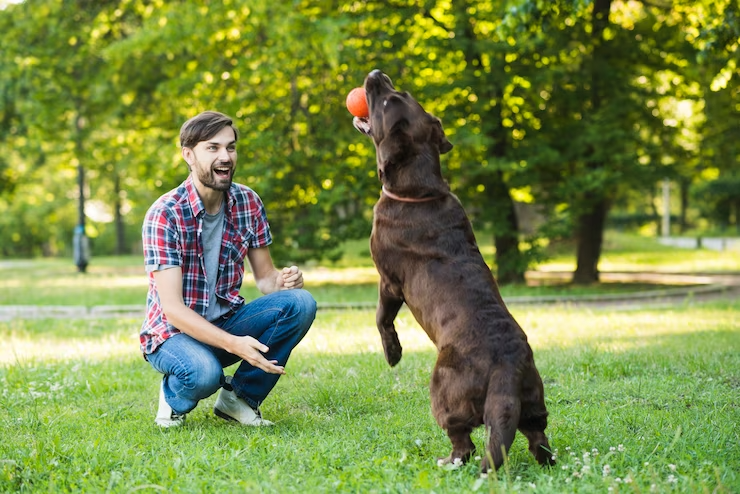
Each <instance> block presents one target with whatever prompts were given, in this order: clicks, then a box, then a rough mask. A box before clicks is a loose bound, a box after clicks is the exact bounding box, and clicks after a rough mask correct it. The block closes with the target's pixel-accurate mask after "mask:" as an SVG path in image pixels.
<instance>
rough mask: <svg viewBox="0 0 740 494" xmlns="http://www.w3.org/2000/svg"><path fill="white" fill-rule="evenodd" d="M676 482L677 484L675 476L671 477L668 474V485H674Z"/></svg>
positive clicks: (671, 475)
mask: <svg viewBox="0 0 740 494" xmlns="http://www.w3.org/2000/svg"><path fill="white" fill-rule="evenodd" d="M676 482H678V478H676V476H675V475H673V474H670V475H669V476H668V483H669V484H675V483H676Z"/></svg>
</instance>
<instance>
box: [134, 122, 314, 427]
mask: <svg viewBox="0 0 740 494" xmlns="http://www.w3.org/2000/svg"><path fill="white" fill-rule="evenodd" d="M238 136H239V134H238V131H237V129H236V126H235V125H234V124H233V123H232V119H231V118H229V117H228V116H226V115H224V114H222V113H218V112H212V111H207V112H203V113H201V114H199V115H197V116H195V117H193V118H191V119H190V120H188V121H187V122H185V123H184V124H183V126H182V128H181V129H180V145H181V149H182V150H181V152H182V157H183V158H184V159H185V161H186V162H187V165H188V169H189V171H190V174H189V176H188V178H187V179H186V180H185V181H184V182H183V183H182V184H181V185H180V186H179V187H178V188H176V189H174V190H172V191H170V192H168V193H167V194H165V195H163V196H162V197H160V198H159V199H158V200H157V201H156V202H155V203H154V204H153V205H152V206H151V208H149V211H148V212H147V215H146V218H145V220H144V225H143V228H142V240H143V245H144V263H145V265H146V270H147V271H148V273H149V293H148V296H147V313H146V319H145V321H144V324H143V326H142V329H141V335H140V340H141V349H142V352H143V353H144V358H146V360H147V361H148V362H149V363H150V364H151V365H152V367H154V369H156V370H157V371H159V372H161V373H162V374H164V377H163V379H162V382H161V385H160V391H159V410H158V411H157V416H156V418H155V422H156V424H158V425H159V426H161V427H171V426H178V425H181V424H182V423H183V421H184V420H185V415H186V414H187V413H188V412H190V411H191V410H193V409H194V408H195V407H196V405H197V404H198V402H199V401H200V400H202V399H204V398H207V397H208V396H211V395H212V394H213V393H215V392H216V391H217V390H218V389H219V388H221V391H220V393H219V396H218V398H217V400H216V404H215V406H214V412H215V414H216V415H217V416H219V417H221V418H224V419H227V420H234V421H237V422H240V423H242V424H244V425H254V426H260V425H272V423H271V422H270V421H268V420H265V419H263V418H262V415H261V413H260V410H259V406H260V404H261V403H262V402H263V400H264V399H265V398H266V397H267V395H268V394H269V393H270V391H271V390H272V388H273V387H274V386H275V384H277V381H278V378H279V377H280V375H282V374H284V373H285V364H286V362H287V360H288V357H289V356H290V353H291V351H292V350H293V348H294V347H295V346H296V345H297V344H298V343H299V342H300V341H301V339H302V338H303V336H304V335H305V334H306V332H307V331H308V329H309V327H310V326H311V323H312V322H313V319H314V317H315V315H316V302H315V301H314V299H313V297H311V295H310V294H309V293H308V292H307V291H305V290H303V289H302V287H303V274H302V273H301V271H300V270H299V269H298V268H297V267H295V266H291V267H289V268H283V269H282V270H277V269H276V268H275V266H274V265H273V262H272V258H271V256H270V251H269V248H268V245H269V244H270V243H271V242H272V237H271V234H270V228H269V225H268V223H267V217H266V213H265V209H264V206H263V204H262V201H261V200H260V198H259V196H258V195H257V194H256V193H255V192H254V191H253V190H251V189H250V188H248V187H246V186H244V185H240V184H236V183H232V179H233V177H234V172H235V170H236V141H237V139H238ZM245 259H246V260H247V261H249V266H250V268H251V271H252V274H253V276H254V279H255V281H256V284H257V287H258V288H259V290H260V291H261V292H262V293H263V294H265V295H264V296H262V297H259V298H258V299H256V300H254V301H252V302H249V303H245V301H244V299H243V298H242V297H241V296H240V295H239V288H240V287H241V284H242V279H243V276H244V261H245ZM239 361H241V364H240V365H239V366H238V368H237V370H236V371H235V372H234V375H233V376H226V377H224V372H223V369H224V368H226V367H228V366H230V365H232V364H234V363H236V362H239Z"/></svg>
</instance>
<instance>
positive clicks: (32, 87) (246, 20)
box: [0, 0, 740, 273]
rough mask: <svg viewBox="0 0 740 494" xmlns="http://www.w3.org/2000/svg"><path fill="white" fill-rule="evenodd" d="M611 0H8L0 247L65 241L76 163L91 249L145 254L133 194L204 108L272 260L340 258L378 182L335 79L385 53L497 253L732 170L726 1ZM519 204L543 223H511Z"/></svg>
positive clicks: (48, 249) (734, 104) (2, 20)
mask: <svg viewBox="0 0 740 494" xmlns="http://www.w3.org/2000/svg"><path fill="white" fill-rule="evenodd" d="M607 3H608V4H609V5H611V11H610V14H609V15H608V16H607V17H605V18H603V17H602V18H599V17H598V16H594V8H595V6H596V5H597V4H598V5H602V3H598V2H592V1H586V2H582V1H578V2H574V1H566V0H562V1H556V2H540V1H528V0H502V1H496V2H491V1H475V0H466V1H460V2H438V1H425V2H410V1H405V0H399V1H394V2H391V3H388V2H379V1H367V2H330V1H325V0H322V1H312V2H309V1H305V0H302V1H295V2H268V3H264V2H253V1H246V0H226V1H224V2H215V3H213V2H212V3H208V4H204V3H203V2H195V1H192V0H178V1H174V2H163V1H156V2H140V1H136V0H110V1H104V2H89V1H82V0H77V1H73V0H26V1H25V2H22V3H19V4H10V5H7V6H6V7H5V8H4V9H2V10H0V32H2V35H0V36H2V39H3V50H2V52H0V69H2V70H0V213H2V214H0V253H1V254H2V255H4V256H31V255H39V254H44V255H59V254H64V255H68V253H69V252H70V250H71V249H70V246H69V245H70V242H71V239H72V229H73V228H74V225H75V224H76V221H77V218H76V210H75V208H76V205H75V204H76V200H77V197H78V191H77V187H76V181H75V180H76V174H75V170H76V167H77V166H78V165H82V166H83V167H84V169H85V172H86V178H87V186H86V188H85V190H84V191H83V193H84V194H85V196H86V198H87V203H88V209H87V216H88V223H87V224H88V232H87V233H88V235H89V236H91V237H92V240H93V242H92V244H93V248H94V249H96V250H94V254H97V255H100V254H108V253H112V252H115V251H119V252H120V251H122V252H132V251H133V252H138V249H139V246H138V236H139V235H138V232H139V228H140V224H141V221H142V218H143V216H144V214H145V211H146V209H147V208H148V206H149V205H150V204H151V202H152V201H154V200H155V199H156V198H157V197H158V196H159V195H160V194H162V193H163V192H165V191H167V190H169V189H171V188H173V187H175V186H176V185H177V184H179V183H180V182H181V181H182V180H183V179H184V177H185V174H186V169H185V167H184V166H183V164H182V162H181V159H180V157H179V152H178V148H177V133H178V129H179V126H180V125H181V124H182V122H183V121H184V120H185V119H187V118H189V117H190V116H192V115H194V114H195V113H197V112H199V111H202V110H205V109H217V110H221V111H223V112H225V113H228V114H230V115H232V116H234V117H235V118H236V120H237V124H238V125H239V127H240V130H241V137H240V142H239V154H240V159H239V164H240V165H239V169H238V172H237V176H236V178H237V180H239V181H241V182H244V183H246V184H248V185H249V186H251V187H253V188H254V189H255V190H256V191H257V192H258V193H259V194H260V195H261V196H262V198H263V199H264V201H265V204H266V205H267V209H268V215H269V217H270V221H271V225H272V227H273V230H274V232H275V235H274V237H275V245H274V246H273V250H274V254H275V257H276V259H277V260H278V261H280V262H289V261H295V262H303V261H306V260H309V259H329V260H337V259H338V258H339V256H340V255H341V250H340V248H339V246H340V244H341V243H342V242H343V241H345V240H348V239H353V238H366V237H367V235H368V234H369V230H370V217H371V208H372V204H373V203H374V201H375V199H376V198H377V193H378V188H379V186H378V183H377V177H376V176H375V165H374V151H373V149H372V145H371V143H370V141H369V140H367V139H366V138H365V137H364V136H361V135H360V134H358V133H357V132H356V131H355V130H354V129H353V128H352V126H351V123H350V121H351V118H350V115H349V114H348V113H347V111H346V109H345V108H344V96H345V95H346V94H347V92H348V91H349V90H350V89H351V88H353V87H355V86H359V85H361V84H362V81H363V78H364V76H365V74H367V73H368V72H369V71H370V70H372V69H375V68H380V69H382V70H384V71H385V72H386V73H388V74H389V75H391V77H392V78H393V79H394V81H395V83H396V84H397V85H398V86H399V87H400V88H401V89H403V90H408V91H410V92H411V93H412V94H414V96H415V97H416V98H417V99H419V101H420V102H422V104H423V105H424V106H425V107H426V108H427V109H428V110H429V111H430V112H432V113H434V114H436V115H438V116H439V117H440V118H442V120H443V123H444V125H445V129H446V131H447V133H448V135H449V137H450V139H451V141H452V142H453V144H454V145H455V148H454V149H453V151H452V152H451V153H450V154H448V155H446V156H445V157H444V159H443V167H444V174H445V177H446V178H447V179H448V180H449V182H450V184H451V186H452V188H453V190H454V191H455V193H456V194H458V195H459V196H460V198H461V199H462V201H463V203H464V204H465V206H466V208H467V209H468V210H469V211H470V214H471V216H472V217H473V220H474V222H476V223H478V224H485V225H489V226H491V229H492V231H493V235H494V237H495V240H496V243H497V247H499V250H497V251H496V252H495V253H493V255H494V256H495V257H492V258H491V261H492V262H491V263H492V264H493V265H495V266H496V267H497V268H498V270H499V271H501V270H502V269H503V270H504V271H508V272H512V271H513V272H518V273H521V272H523V271H524V270H525V269H526V267H527V266H530V265H532V263H533V262H536V261H538V260H539V259H541V256H540V254H541V252H539V251H538V250H537V246H538V245H540V240H541V239H542V238H556V237H553V235H555V234H554V233H553V232H557V236H563V237H570V236H572V232H573V227H574V226H576V225H577V219H578V217H579V215H582V214H583V213H585V212H588V211H589V210H591V209H592V208H593V207H594V204H595V203H598V202H604V201H606V202H607V203H608V204H609V205H615V206H614V207H622V206H623V205H624V204H628V205H629V207H630V208H632V209H635V208H636V209H641V208H643V209H645V210H646V211H630V212H631V213H635V212H637V213H646V214H653V213H654V211H653V210H652V209H653V206H652V204H651V203H650V201H645V200H643V198H644V197H646V196H648V197H651V196H652V190H653V187H654V184H655V183H656V182H657V181H658V180H662V179H664V178H666V177H668V178H671V179H674V180H677V181H681V182H685V183H689V184H696V185H698V186H700V185H701V184H702V183H704V182H706V181H708V180H714V179H717V178H721V179H725V178H728V177H729V178H731V177H733V176H735V175H736V174H737V166H738V153H739V148H738V141H737V139H736V138H734V136H735V135H736V134H737V132H736V130H737V122H738V118H737V115H738V104H739V103H738V85H737V84H738V78H737V76H736V73H735V72H736V69H737V67H736V61H735V59H736V53H737V48H738V42H737V40H738V36H737V33H738V32H739V31H740V25H739V20H738V19H739V16H738V11H737V8H738V7H737V5H736V2H732V1H731V0H722V1H719V2H715V1H712V2H709V1H708V0H704V1H701V2H684V1H681V2H674V3H673V4H670V5H668V4H665V5H664V4H661V3H641V2H621V1H616V0H613V1H610V2H607ZM594 33H596V34H594ZM635 197H638V198H640V199H635ZM512 201H522V202H526V203H528V204H532V205H535V206H536V207H537V208H538V211H539V212H540V214H541V215H542V218H543V220H544V223H543V222H540V223H537V224H535V225H521V224H517V223H516V222H515V221H513V220H512V216H511V215H510V214H509V208H510V207H511V204H512ZM635 204H637V206H635ZM706 215H707V216H711V215H709V213H706ZM525 232H526V233H525ZM525 235H529V237H528V238H524V237H525ZM114 238H115V240H114ZM503 240H509V242H508V243H506V242H503ZM511 240H513V241H511ZM517 240H519V241H521V242H517ZM507 246H508V247H507ZM504 247H506V250H505V251H504V250H501V249H504Z"/></svg>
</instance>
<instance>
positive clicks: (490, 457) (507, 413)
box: [481, 369, 521, 472]
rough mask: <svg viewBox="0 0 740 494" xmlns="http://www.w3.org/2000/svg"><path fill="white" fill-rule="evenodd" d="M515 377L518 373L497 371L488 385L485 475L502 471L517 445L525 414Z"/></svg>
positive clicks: (484, 421)
mask: <svg viewBox="0 0 740 494" xmlns="http://www.w3.org/2000/svg"><path fill="white" fill-rule="evenodd" d="M514 376H516V372H515V371H514V370H513V369H498V370H496V371H494V373H493V375H492V376H491V378H490V381H489V383H488V393H487V394H486V404H485V409H484V412H483V423H484V424H485V426H486V432H487V434H488V448H487V454H486V457H485V458H484V459H483V461H482V462H481V470H482V471H483V472H487V471H488V470H489V469H490V468H491V467H493V468H495V469H496V470H498V468H499V467H500V466H501V465H502V464H503V463H504V457H505V455H506V454H507V453H508V452H509V448H511V444H512V443H513V442H514V436H515V435H516V429H517V424H518V423H519V415H520V413H521V402H520V400H519V394H518V389H517V388H518V386H517V383H515V382H513V381H514Z"/></svg>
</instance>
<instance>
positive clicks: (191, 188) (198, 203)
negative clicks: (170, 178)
mask: <svg viewBox="0 0 740 494" xmlns="http://www.w3.org/2000/svg"><path fill="white" fill-rule="evenodd" d="M184 185H185V190H186V191H187V193H188V202H189V203H190V208H191V209H192V210H193V216H195V217H198V215H200V213H201V212H202V211H205V209H206V207H205V206H204V205H203V201H202V200H201V198H200V195H198V189H196V188H195V184H194V183H193V176H192V175H188V178H187V179H185V183H184ZM234 187H236V186H235V185H234V184H233V183H232V184H231V187H229V190H228V192H227V193H226V211H231V209H232V207H233V206H234V201H235V199H234V194H233V190H234Z"/></svg>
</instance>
